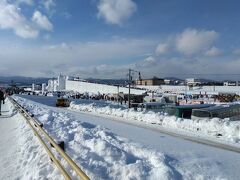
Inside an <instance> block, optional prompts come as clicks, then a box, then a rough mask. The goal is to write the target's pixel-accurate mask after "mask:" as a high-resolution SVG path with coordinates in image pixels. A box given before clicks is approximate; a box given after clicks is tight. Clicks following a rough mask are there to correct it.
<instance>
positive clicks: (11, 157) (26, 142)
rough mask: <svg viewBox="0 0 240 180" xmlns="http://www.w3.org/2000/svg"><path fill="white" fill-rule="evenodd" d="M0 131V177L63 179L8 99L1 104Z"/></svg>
mask: <svg viewBox="0 0 240 180" xmlns="http://www.w3.org/2000/svg"><path fill="white" fill-rule="evenodd" d="M0 132H1V136H0V144H1V146H0V179H44V178H49V179H53V178H54V179H62V176H61V175H60V174H59V172H58V170H57V168H55V167H54V166H53V165H52V164H51V161H50V159H49V157H48V156H47V154H46V153H45V151H44V149H43V147H42V146H41V144H40V143H39V142H38V140H37V138H36V137H35V136H34V135H33V133H32V130H31V129H30V128H29V127H28V125H27V123H26V122H25V119H24V118H23V117H22V116H21V115H20V114H19V113H18V112H16V110H15V109H14V108H13V106H12V104H11V103H10V101H8V100H7V101H6V103H5V104H4V105H2V116H0Z"/></svg>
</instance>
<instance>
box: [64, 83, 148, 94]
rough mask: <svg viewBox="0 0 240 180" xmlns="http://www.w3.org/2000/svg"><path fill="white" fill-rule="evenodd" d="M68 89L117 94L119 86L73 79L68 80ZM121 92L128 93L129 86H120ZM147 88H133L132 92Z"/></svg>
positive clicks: (139, 92)
mask: <svg viewBox="0 0 240 180" xmlns="http://www.w3.org/2000/svg"><path fill="white" fill-rule="evenodd" d="M66 90H67V91H76V92H79V93H84V92H89V93H93V94H98V93H101V94H117V93H118V87H117V86H112V85H106V84H96V83H89V82H83V81H73V80H66ZM119 92H123V93H124V94H128V88H126V87H119ZM145 92H146V91H145V90H139V89H132V88H131V94H143V93H145Z"/></svg>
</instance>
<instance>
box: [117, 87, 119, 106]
mask: <svg viewBox="0 0 240 180" xmlns="http://www.w3.org/2000/svg"><path fill="white" fill-rule="evenodd" d="M117 89H118V99H117V100H118V108H119V84H118V85H117Z"/></svg>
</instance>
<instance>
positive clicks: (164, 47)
mask: <svg viewBox="0 0 240 180" xmlns="http://www.w3.org/2000/svg"><path fill="white" fill-rule="evenodd" d="M169 48H170V47H169V44H168V43H160V44H158V46H157V48H156V50H155V53H156V55H161V54H166V53H167V52H168V51H169Z"/></svg>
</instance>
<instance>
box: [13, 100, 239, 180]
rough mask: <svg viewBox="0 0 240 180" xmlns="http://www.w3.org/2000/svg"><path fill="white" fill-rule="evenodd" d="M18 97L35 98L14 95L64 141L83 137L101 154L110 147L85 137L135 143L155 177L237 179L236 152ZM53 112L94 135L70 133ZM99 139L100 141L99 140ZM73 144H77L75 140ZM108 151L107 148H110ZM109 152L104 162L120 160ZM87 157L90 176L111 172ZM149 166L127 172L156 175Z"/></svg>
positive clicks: (53, 101)
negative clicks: (91, 165)
mask: <svg viewBox="0 0 240 180" xmlns="http://www.w3.org/2000/svg"><path fill="white" fill-rule="evenodd" d="M22 97H24V98H28V99H31V100H33V101H35V102H33V101H29V100H25V99H22V98H18V97H15V98H16V99H17V100H18V101H19V102H20V103H21V104H23V105H24V106H26V107H27V108H28V109H29V110H30V111H31V112H33V113H34V114H35V115H36V116H37V117H38V118H39V120H40V121H41V122H43V123H45V124H47V126H49V127H48V128H49V130H50V129H51V131H52V134H54V136H55V137H58V138H62V139H66V140H67V141H69V140H70V141H71V138H73V139H74V141H78V142H79V140H85V141H86V142H85V145H87V146H88V147H89V148H91V150H92V151H93V152H94V151H95V152H94V153H96V154H102V155H104V156H106V153H107V152H108V151H107V152H104V151H106V150H110V149H108V148H107V147H106V146H104V144H101V145H100V144H99V143H98V140H97V139H95V140H94V142H95V143H94V144H95V145H94V144H92V142H91V141H89V142H87V141H88V140H90V139H92V138H97V137H101V138H103V137H104V138H105V141H106V140H107V142H108V143H111V144H113V143H114V142H115V145H114V146H115V147H116V146H118V148H120V147H119V144H117V143H119V142H117V141H113V139H112V138H113V137H114V138H115V139H116V140H120V139H121V140H122V143H123V144H122V146H121V147H122V149H124V148H125V150H127V151H129V147H132V148H133V147H134V148H135V147H138V148H139V149H138V150H134V151H131V153H136V156H139V152H140V153H145V154H148V155H147V156H148V158H147V159H148V160H147V159H146V160H147V161H151V164H152V165H151V166H155V167H156V171H158V172H159V173H158V174H157V175H158V178H161V179H162V178H163V177H165V178H166V179H168V178H170V179H202V178H203V179H217V178H226V179H238V177H239V175H240V172H239V168H238V167H240V155H239V154H238V153H234V152H230V151H226V150H221V149H217V148H214V147H209V146H206V145H202V144H197V143H193V142H189V141H186V140H183V139H179V138H176V137H171V136H168V135H165V134H161V133H158V132H155V131H152V130H149V129H144V128H140V127H136V126H132V125H129V124H123V123H120V122H116V121H112V120H109V119H106V118H103V117H93V116H92V115H86V114H82V113H80V112H72V111H69V110H68V109H61V108H55V107H53V106H54V104H55V98H50V97H37V96H22ZM36 102H39V103H36ZM43 104H45V105H43ZM56 113H60V115H61V116H62V117H61V119H63V118H66V119H65V123H64V122H63V120H61V121H62V123H64V126H66V127H67V126H68V124H69V123H72V124H75V125H78V126H80V127H81V126H84V128H86V129H85V130H87V129H88V130H87V131H90V132H91V131H92V130H91V129H95V133H96V135H97V137H94V135H93V134H91V135H90V134H88V136H89V135H90V137H91V138H90V137H88V136H87V137H85V138H84V137H81V136H86V134H82V135H81V134H75V135H73V134H72V133H73V132H74V131H75V133H76V130H75V128H73V129H72V131H71V132H69V129H67V128H64V126H59V122H58V123H57V121H59V119H58V118H57V117H55V116H54V114H56ZM80 122H81V123H80ZM97 125H100V127H105V128H107V129H108V133H106V131H103V130H102V128H100V127H99V126H97ZM73 127H75V126H73ZM52 128H55V129H52ZM96 128H97V129H98V128H99V130H101V131H100V132H101V133H99V132H98V131H96ZM80 130H81V128H80V129H79V131H80ZM69 133H70V135H71V136H74V137H69ZM113 133H114V134H113ZM115 134H117V135H118V136H121V137H124V138H128V139H130V140H131V141H133V142H136V143H138V144H141V146H139V145H137V146H133V145H132V144H131V142H129V141H128V140H127V139H124V138H120V137H118V136H116V135H115ZM76 135H77V136H76ZM89 138H90V139H89ZM124 142H127V143H130V144H131V145H130V146H129V147H128V148H126V147H127V146H126V144H125V143H124ZM71 143H72V142H69V144H70V146H72V144H71ZM101 143H103V142H102V141H101ZM105 143H106V142H105ZM75 145H76V147H77V144H75ZM114 146H113V147H114ZM82 148H84V147H82ZM102 148H104V149H102ZM106 148H107V149H106ZM146 148H147V149H149V150H150V152H152V155H150V154H149V150H147V149H146ZM76 149H77V148H74V147H72V149H71V150H72V152H73V153H76V154H77V153H79V154H80V153H81V151H77V150H76ZM102 150H103V151H102ZM138 151H139V152H138ZM156 151H157V152H158V153H159V154H158V156H159V157H161V158H163V161H162V163H163V164H161V160H159V159H158V160H157V161H156V157H157V156H155V155H156V154H155V153H156ZM93 152H92V153H93ZM109 152H111V150H110V151H109ZM153 152H155V153H153ZM86 153H87V152H86ZM154 154H155V155H154ZM112 155H113V154H112ZM112 155H111V154H108V156H109V158H110V160H111V161H108V160H107V162H109V163H110V162H111V163H110V164H112V163H113V162H112V161H119V160H121V158H120V159H119V158H118V159H116V158H113V157H114V156H113V157H112ZM86 156H89V154H86ZM89 157H90V158H89V160H90V161H94V162H95V163H94V164H95V165H94V167H95V169H92V170H91V168H93V167H88V166H85V168H86V169H87V170H88V171H89V172H90V171H92V172H93V173H95V175H96V174H97V175H98V176H94V175H92V176H91V177H95V178H96V177H99V178H100V179H101V178H102V179H104V178H105V179H106V178H111V177H113V176H111V173H109V172H110V171H112V170H113V169H112V167H110V166H109V167H108V165H106V166H102V165H100V164H99V163H100V162H101V163H103V162H104V161H102V160H101V159H99V157H98V156H95V157H94V156H91V155H90V156H89ZM94 158H95V159H94ZM145 158H146V157H145ZM154 159H155V160H154ZM81 160H83V159H81ZM147 161H145V162H147ZM85 163H87V162H85ZM132 163H133V162H132ZM110 164H109V165H110ZM133 164H134V163H133ZM133 164H132V165H133ZM157 164H159V165H160V164H161V165H160V166H156V165H157ZM151 166H145V167H144V166H142V167H141V166H138V167H136V166H135V169H129V172H130V171H134V173H135V174H132V177H138V178H140V179H145V178H152V179H156V174H154V173H153V174H152V176H151V175H150V174H149V170H147V168H146V167H148V168H151ZM96 167H97V169H99V171H96ZM103 167H105V168H103ZM116 167H118V166H116ZM140 167H141V168H142V169H141V171H146V172H145V174H144V173H143V174H141V176H136V175H137V174H138V173H139V172H138V171H137V169H138V168H140ZM118 168H120V169H123V164H122V167H118ZM163 169H165V171H160V170H163ZM138 170H139V169H138ZM104 171H105V172H104ZM106 172H108V173H106ZM116 172H117V171H116ZM116 172H115V173H116ZM129 172H128V173H129ZM163 172H164V173H163ZM98 173H99V174H98ZM121 173H122V174H115V176H114V177H116V178H117V179H121V178H123V177H124V176H122V175H127V174H128V173H127V174H126V172H125V174H124V173H123V172H121ZM132 173H133V172H132ZM104 175H105V176H104ZM144 175H145V176H144ZM149 175H150V176H149ZM153 175H155V176H153ZM144 177H145V178H144ZM126 179H127V178H126Z"/></svg>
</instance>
